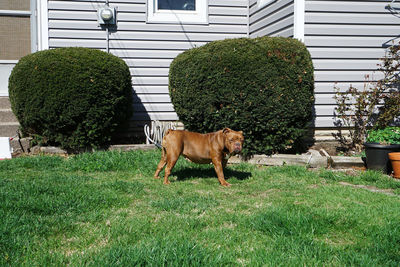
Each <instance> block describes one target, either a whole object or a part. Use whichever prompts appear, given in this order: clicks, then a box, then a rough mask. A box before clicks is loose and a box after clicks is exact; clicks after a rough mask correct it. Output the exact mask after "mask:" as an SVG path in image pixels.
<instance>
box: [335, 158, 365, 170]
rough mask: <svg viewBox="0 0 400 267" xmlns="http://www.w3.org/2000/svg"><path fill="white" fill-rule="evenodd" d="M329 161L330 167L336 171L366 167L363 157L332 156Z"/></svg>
mask: <svg viewBox="0 0 400 267" xmlns="http://www.w3.org/2000/svg"><path fill="white" fill-rule="evenodd" d="M329 161H330V166H331V167H332V168H334V169H341V168H363V167H364V166H365V164H364V161H363V160H362V158H361V157H343V156H332V157H330V160H329Z"/></svg>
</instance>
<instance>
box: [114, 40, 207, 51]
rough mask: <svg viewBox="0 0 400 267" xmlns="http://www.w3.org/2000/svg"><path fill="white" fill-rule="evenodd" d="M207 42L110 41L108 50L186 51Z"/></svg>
mask: <svg viewBox="0 0 400 267" xmlns="http://www.w3.org/2000/svg"><path fill="white" fill-rule="evenodd" d="M206 43H207V42H195V41H192V42H175V41H162V42H160V41H148V40H145V41H128V40H124V41H122V40H110V48H115V49H117V48H118V49H120V48H122V49H155V50H160V49H174V50H186V49H190V48H194V47H199V46H202V45H205V44H206Z"/></svg>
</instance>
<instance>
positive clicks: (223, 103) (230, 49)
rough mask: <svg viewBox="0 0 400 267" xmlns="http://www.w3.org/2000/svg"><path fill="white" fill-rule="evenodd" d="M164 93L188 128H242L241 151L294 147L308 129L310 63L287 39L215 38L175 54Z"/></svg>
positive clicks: (311, 92)
mask: <svg viewBox="0 0 400 267" xmlns="http://www.w3.org/2000/svg"><path fill="white" fill-rule="evenodd" d="M169 92H170V96H171V100H172V103H173V105H174V108H175V110H176V112H177V114H178V116H179V119H180V120H181V121H182V122H183V123H184V125H185V127H186V128H187V129H188V130H191V131H198V132H211V131H216V130H219V129H222V128H224V127H230V128H233V129H235V130H243V132H244V135H245V139H246V141H245V146H244V153H245V154H253V153H267V154H269V153H273V152H277V151H284V150H288V149H290V148H294V147H296V146H297V145H299V144H300V143H301V138H303V137H304V135H305V133H306V132H307V130H308V126H309V124H310V122H311V120H312V114H313V110H312V109H313V103H314V78H313V65H312V61H311V57H310V54H309V52H308V51H307V48H306V47H305V46H304V45H303V44H302V43H301V42H299V41H298V40H295V39H292V38H282V37H261V38H255V39H249V38H239V39H226V40H223V41H215V42H211V43H209V44H206V45H204V46H202V47H198V48H193V49H190V50H187V51H185V52H184V53H182V54H180V55H178V56H177V57H176V58H175V59H174V61H173V62H172V64H171V66H170V72H169Z"/></svg>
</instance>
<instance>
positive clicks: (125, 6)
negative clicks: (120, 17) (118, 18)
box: [48, 1, 146, 13]
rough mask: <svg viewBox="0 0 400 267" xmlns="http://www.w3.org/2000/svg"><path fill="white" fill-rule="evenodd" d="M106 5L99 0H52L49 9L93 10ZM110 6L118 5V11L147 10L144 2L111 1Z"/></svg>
mask: <svg viewBox="0 0 400 267" xmlns="http://www.w3.org/2000/svg"><path fill="white" fill-rule="evenodd" d="M102 6H104V3H98V2H78V1H50V2H49V4H48V8H49V10H70V11H77V10H79V11H92V10H96V11H97V8H99V7H102ZM110 7H117V8H118V12H143V13H144V12H146V5H145V4H144V3H139V4H138V3H118V4H117V3H115V4H114V3H110Z"/></svg>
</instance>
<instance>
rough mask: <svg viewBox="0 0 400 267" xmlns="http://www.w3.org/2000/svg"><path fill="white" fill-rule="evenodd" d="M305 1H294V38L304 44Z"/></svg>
mask: <svg viewBox="0 0 400 267" xmlns="http://www.w3.org/2000/svg"><path fill="white" fill-rule="evenodd" d="M305 5H306V3H305V0H294V27H293V28H294V29H293V31H294V32H293V37H294V38H296V39H298V40H300V41H301V42H303V43H304V21H305Z"/></svg>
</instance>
